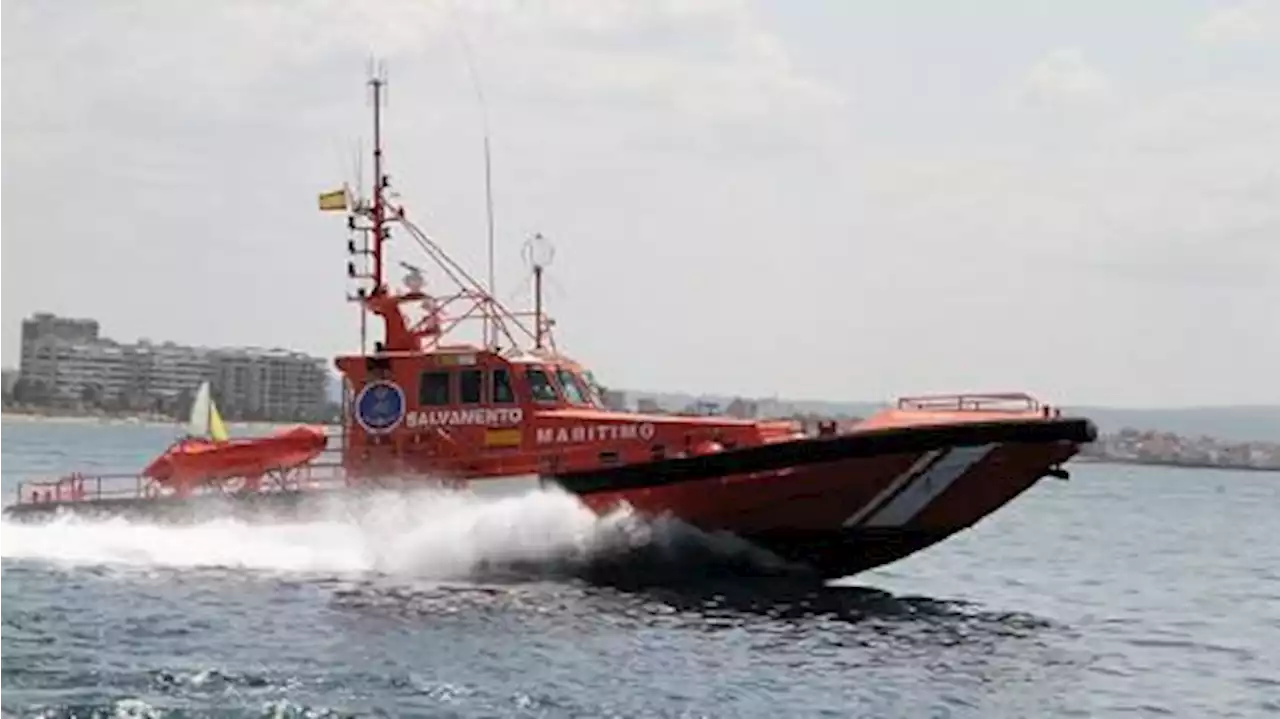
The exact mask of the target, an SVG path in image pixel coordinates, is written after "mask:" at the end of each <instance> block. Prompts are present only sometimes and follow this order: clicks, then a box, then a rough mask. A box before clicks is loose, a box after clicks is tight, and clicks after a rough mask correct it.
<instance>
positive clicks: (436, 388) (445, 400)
mask: <svg viewBox="0 0 1280 719" xmlns="http://www.w3.org/2000/svg"><path fill="white" fill-rule="evenodd" d="M449 377H450V373H449V372H448V371H445V370H431V371H427V372H423V373H422V377H421V378H420V379H419V381H418V404H420V405H425V406H428V407H433V406H434V407H438V406H440V405H446V404H449V403H450V397H449V385H450V382H449Z"/></svg>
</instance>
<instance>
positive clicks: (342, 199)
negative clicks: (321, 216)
mask: <svg viewBox="0 0 1280 719" xmlns="http://www.w3.org/2000/svg"><path fill="white" fill-rule="evenodd" d="M346 209H347V188H345V187H344V188H342V189H341V190H334V191H332V192H323V193H321V194H320V211H321V212H332V211H339V212H345V211H346Z"/></svg>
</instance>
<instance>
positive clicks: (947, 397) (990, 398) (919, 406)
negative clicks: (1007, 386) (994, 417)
mask: <svg viewBox="0 0 1280 719" xmlns="http://www.w3.org/2000/svg"><path fill="white" fill-rule="evenodd" d="M898 409H901V410H919V411H926V412H1036V413H1042V410H1043V409H1047V408H1046V407H1043V406H1042V405H1041V404H1040V402H1039V400H1037V399H1036V398H1034V397H1032V396H1031V395H1029V394H1026V393H1025V392H982V393H972V394H938V395H919V396H914V397H902V398H900V399H899V400H898Z"/></svg>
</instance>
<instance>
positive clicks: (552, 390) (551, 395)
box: [524, 367, 560, 402]
mask: <svg viewBox="0 0 1280 719" xmlns="http://www.w3.org/2000/svg"><path fill="white" fill-rule="evenodd" d="M524 378H525V381H527V382H528V383H529V394H530V395H532V396H533V401H534V402H559V401H560V395H559V394H558V393H557V392H556V386H555V385H554V384H552V383H551V378H550V377H548V376H547V373H546V372H544V371H543V370H542V368H540V367H530V368H528V369H526V370H525V371H524Z"/></svg>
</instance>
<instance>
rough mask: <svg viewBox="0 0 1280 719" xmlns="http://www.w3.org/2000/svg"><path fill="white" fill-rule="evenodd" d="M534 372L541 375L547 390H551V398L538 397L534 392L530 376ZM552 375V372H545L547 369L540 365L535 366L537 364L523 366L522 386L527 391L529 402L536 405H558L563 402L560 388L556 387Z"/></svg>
mask: <svg viewBox="0 0 1280 719" xmlns="http://www.w3.org/2000/svg"><path fill="white" fill-rule="evenodd" d="M535 372H536V373H538V374H540V375H542V378H543V379H544V380H545V381H546V386H547V388H549V389H550V390H551V394H552V396H551V397H539V396H538V395H537V393H536V392H534V389H533V386H534V385H533V379H532V375H533V374H534V373H535ZM553 374H554V373H552V372H547V368H546V367H544V366H542V365H537V364H530V365H525V367H524V385H525V387H526V388H527V389H528V391H529V399H530V400H532V401H533V402H535V403H536V404H560V403H561V402H563V401H564V397H563V395H561V393H560V388H559V387H557V386H556V381H555V377H554V376H553Z"/></svg>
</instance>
